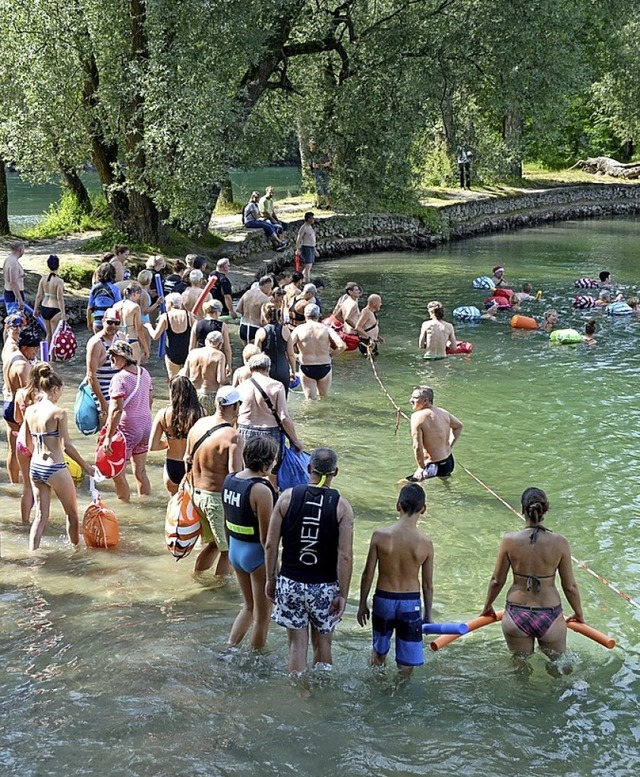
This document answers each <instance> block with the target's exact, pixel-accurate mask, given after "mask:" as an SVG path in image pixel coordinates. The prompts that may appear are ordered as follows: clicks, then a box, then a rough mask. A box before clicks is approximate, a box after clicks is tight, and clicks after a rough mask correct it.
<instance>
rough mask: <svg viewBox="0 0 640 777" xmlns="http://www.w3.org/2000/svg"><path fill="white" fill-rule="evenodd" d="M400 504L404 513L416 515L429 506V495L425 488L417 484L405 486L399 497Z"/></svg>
mask: <svg viewBox="0 0 640 777" xmlns="http://www.w3.org/2000/svg"><path fill="white" fill-rule="evenodd" d="M398 504H399V505H400V509H401V510H402V512H403V513H407V515H415V514H416V513H419V512H420V511H421V510H422V508H423V507H424V506H425V505H426V504H427V495H426V494H425V492H424V488H422V486H419V485H418V484H417V483H408V484H407V485H406V486H403V487H402V489H401V490H400V494H399V496H398Z"/></svg>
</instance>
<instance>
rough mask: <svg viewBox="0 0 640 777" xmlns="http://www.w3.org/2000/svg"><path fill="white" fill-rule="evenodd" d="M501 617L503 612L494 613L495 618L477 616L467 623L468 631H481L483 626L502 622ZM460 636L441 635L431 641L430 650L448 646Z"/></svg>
mask: <svg viewBox="0 0 640 777" xmlns="http://www.w3.org/2000/svg"><path fill="white" fill-rule="evenodd" d="M503 615H504V610H498V611H497V612H496V617H495V618H492V617H491V615H479V616H478V617H477V618H472V619H471V620H470V621H467V626H468V627H469V631H476V630H477V629H481V628H482V627H483V626H490V625H491V624H492V623H499V622H500V621H501V620H502V616H503ZM461 636H463V635H462V634H443V635H442V636H441V637H438V638H437V639H434V640H433V642H432V643H431V650H434V651H436V650H440V649H442V648H443V647H446V646H447V645H450V644H451V643H452V642H455V641H456V640H457V639H460V637H461Z"/></svg>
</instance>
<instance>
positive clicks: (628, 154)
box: [620, 137, 634, 162]
mask: <svg viewBox="0 0 640 777" xmlns="http://www.w3.org/2000/svg"><path fill="white" fill-rule="evenodd" d="M633 152H634V148H633V138H632V137H628V138H626V140H625V141H624V143H623V144H622V148H621V149H620V156H621V157H622V161H623V162H630V161H631V159H632V157H633Z"/></svg>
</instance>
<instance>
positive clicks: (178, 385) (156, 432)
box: [149, 375, 204, 494]
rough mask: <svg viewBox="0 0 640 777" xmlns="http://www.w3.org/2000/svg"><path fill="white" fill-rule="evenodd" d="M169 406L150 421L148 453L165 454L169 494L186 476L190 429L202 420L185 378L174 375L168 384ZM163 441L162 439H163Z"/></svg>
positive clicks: (196, 397)
mask: <svg viewBox="0 0 640 777" xmlns="http://www.w3.org/2000/svg"><path fill="white" fill-rule="evenodd" d="M169 399H170V401H171V405H170V407H165V408H163V409H162V410H159V411H158V413H157V414H156V417H155V418H154V419H153V426H152V428H151V436H150V437H149V450H150V451H163V450H166V451H167V458H166V459H165V463H164V485H165V488H166V489H167V491H168V492H169V493H170V494H175V493H176V492H177V491H178V486H179V485H180V481H181V480H182V478H183V477H184V474H185V466H184V454H185V451H186V449H187V437H188V435H189V429H191V427H192V426H193V425H194V424H195V422H196V421H197V420H198V419H199V418H202V416H203V415H204V410H203V409H202V406H201V405H200V402H198V396H197V394H196V390H195V388H194V387H193V383H191V381H190V380H189V379H188V378H186V377H185V376H184V375H177V376H176V377H175V378H173V379H172V380H171V383H170V384H169ZM163 435H164V436H165V437H166V440H163V439H162V436H163Z"/></svg>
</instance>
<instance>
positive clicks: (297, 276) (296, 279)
mask: <svg viewBox="0 0 640 777" xmlns="http://www.w3.org/2000/svg"><path fill="white" fill-rule="evenodd" d="M303 280H304V275H303V274H302V273H301V272H297V271H296V272H292V273H291V283H300V281H303Z"/></svg>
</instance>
